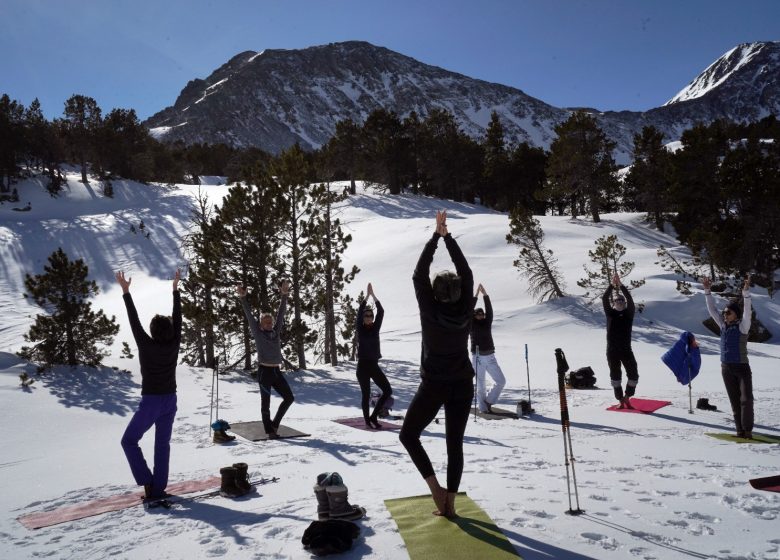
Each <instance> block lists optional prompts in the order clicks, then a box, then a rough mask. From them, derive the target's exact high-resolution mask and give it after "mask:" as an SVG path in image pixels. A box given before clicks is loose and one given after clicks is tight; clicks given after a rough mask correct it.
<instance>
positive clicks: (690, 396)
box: [685, 356, 693, 414]
mask: <svg viewBox="0 0 780 560" xmlns="http://www.w3.org/2000/svg"><path fill="white" fill-rule="evenodd" d="M685 361H686V362H688V414H693V394H692V390H691V360H690V356H685Z"/></svg>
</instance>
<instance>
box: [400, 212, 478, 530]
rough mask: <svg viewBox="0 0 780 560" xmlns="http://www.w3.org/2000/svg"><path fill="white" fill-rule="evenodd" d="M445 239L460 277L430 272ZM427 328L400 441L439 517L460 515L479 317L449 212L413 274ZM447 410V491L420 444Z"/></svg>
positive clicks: (439, 217) (439, 218) (438, 222)
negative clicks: (474, 321)
mask: <svg viewBox="0 0 780 560" xmlns="http://www.w3.org/2000/svg"><path fill="white" fill-rule="evenodd" d="M442 238H443V239H444V245H445V246H446V247H447V251H448V252H449V255H450V258H451V259H452V262H453V263H454V264H455V270H456V272H455V273H453V272H450V271H444V272H439V273H438V274H436V276H435V277H434V279H433V282H431V280H430V276H429V274H430V268H431V263H432V262H433V255H434V252H435V251H436V246H437V245H438V243H439V239H442ZM412 281H413V283H414V291H415V294H416V296H417V304H418V306H419V308H420V323H421V325H422V355H421V361H420V377H421V378H422V381H421V383H420V386H419V387H418V388H417V393H416V394H415V395H414V397H413V398H412V402H411V403H410V404H409V409H408V410H407V411H406V418H405V419H404V423H403V426H402V427H401V433H400V440H401V443H402V444H403V446H404V447H405V448H406V450H407V451H408V452H409V456H410V457H411V459H412V462H414V465H415V467H417V470H418V471H420V474H421V475H422V477H423V478H424V479H425V482H426V483H427V484H428V488H430V490H431V495H432V497H433V501H434V503H435V504H436V508H437V510H436V511H435V512H434V514H436V515H445V516H447V517H454V516H455V495H456V494H457V492H458V486H459V485H460V479H461V476H462V474H463V434H464V433H465V431H466V423H467V421H468V416H469V410H470V408H471V401H472V399H473V398H474V386H473V378H474V369H473V368H472V366H471V361H470V360H469V353H468V337H469V330H470V327H471V318H472V314H473V312H474V303H473V300H472V296H471V293H472V290H473V289H474V276H473V275H472V272H471V269H470V268H469V265H468V263H467V262H466V258H465V257H464V256H463V253H462V252H461V250H460V247H458V244H457V243H456V242H455V239H453V238H452V236H451V235H450V234H449V232H448V230H447V213H446V212H443V211H442V212H437V213H436V231H435V232H434V234H433V236H432V237H431V239H429V240H428V242H427V243H426V244H425V248H424V249H423V252H422V254H421V255H420V259H419V261H418V262H417V267H416V268H415V269H414V274H413V275H412ZM442 406H444V416H445V431H446V441H447V487H446V488H442V487H441V485H440V484H439V481H438V480H437V478H436V474H435V473H434V471H433V465H432V464H431V460H430V458H429V457H428V454H427V453H426V452H425V449H424V448H423V446H422V443H421V442H420V434H422V431H423V430H424V429H425V427H426V426H428V424H430V423H431V422H432V421H433V419H434V418H435V417H436V414H437V413H438V411H439V409H440V408H441V407H442Z"/></svg>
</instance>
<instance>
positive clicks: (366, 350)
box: [355, 282, 393, 430]
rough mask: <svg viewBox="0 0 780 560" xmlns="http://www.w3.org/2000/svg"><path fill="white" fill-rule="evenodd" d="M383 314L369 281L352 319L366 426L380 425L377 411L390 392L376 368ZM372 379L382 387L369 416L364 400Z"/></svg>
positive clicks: (361, 402) (368, 396) (366, 399)
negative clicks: (354, 318) (369, 301)
mask: <svg viewBox="0 0 780 560" xmlns="http://www.w3.org/2000/svg"><path fill="white" fill-rule="evenodd" d="M370 297H371V298H374V306H375V307H376V319H374V310H373V309H371V308H370V307H368V306H367V303H368V298H370ZM384 317H385V310H384V308H383V307H382V304H381V303H379V300H378V299H376V295H375V294H374V288H373V287H372V286H371V282H369V283H368V288H366V299H364V300H363V301H361V302H360V306H359V307H358V312H357V318H356V321H355V331H356V332H357V340H358V353H357V356H358V363H357V372H356V375H357V380H358V383H360V393H361V398H360V406H361V407H362V409H363V419H364V420H365V421H366V426H368V427H369V428H375V429H377V430H379V429H381V428H382V425H381V424H380V423H379V420H378V415H379V411H380V410H382V407H383V406H384V405H385V403H386V402H387V399H389V398H390V395H392V394H393V390H392V389H391V388H390V383H389V382H388V381H387V377H386V376H385V374H384V372H382V370H381V369H380V368H379V358H381V357H382V353H381V352H380V351H379V330H380V329H381V328H382V320H383V319H384ZM372 380H373V381H374V383H376V384H377V387H379V389H380V390H381V391H382V395H381V396H380V397H379V400H378V401H377V403H376V406H375V407H374V412H372V413H371V415H370V416H369V415H368V402H369V398H370V397H371V381H372Z"/></svg>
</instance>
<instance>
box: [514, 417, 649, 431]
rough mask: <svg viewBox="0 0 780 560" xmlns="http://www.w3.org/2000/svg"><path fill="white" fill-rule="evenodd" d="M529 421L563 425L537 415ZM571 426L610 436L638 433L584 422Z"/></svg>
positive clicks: (558, 420) (570, 424) (556, 420)
mask: <svg viewBox="0 0 780 560" xmlns="http://www.w3.org/2000/svg"><path fill="white" fill-rule="evenodd" d="M656 416H657V415H656ZM528 419H529V421H532V422H539V423H541V424H555V425H557V426H560V424H561V420H560V418H552V417H548V416H544V415H542V414H536V413H534V414H533V415H531V416H530V417H529V418H528ZM569 426H570V427H572V428H576V429H578V430H592V431H595V432H604V433H609V434H629V435H635V434H636V432H633V431H631V430H624V429H623V428H616V427H615V426H604V425H603V424H585V423H583V422H569Z"/></svg>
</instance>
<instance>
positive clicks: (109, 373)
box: [38, 366, 140, 416]
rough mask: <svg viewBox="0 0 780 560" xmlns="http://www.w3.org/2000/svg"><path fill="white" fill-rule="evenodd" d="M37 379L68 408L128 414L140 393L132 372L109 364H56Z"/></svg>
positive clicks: (134, 405)
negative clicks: (124, 371)
mask: <svg viewBox="0 0 780 560" xmlns="http://www.w3.org/2000/svg"><path fill="white" fill-rule="evenodd" d="M38 380H39V381H40V383H41V384H42V385H43V386H44V387H46V388H47V389H48V391H49V392H50V393H51V394H52V395H54V396H55V397H57V398H58V399H59V402H60V403H61V404H62V405H64V406H65V407H66V408H72V407H74V408H83V409H86V410H96V411H98V412H103V413H106V414H116V415H118V416H125V415H127V414H129V413H132V412H134V411H135V409H136V407H137V405H138V401H139V397H140V391H139V389H140V386H139V385H138V384H137V383H136V382H135V381H133V378H132V377H131V376H130V374H128V373H123V372H122V371H119V370H114V369H112V368H109V367H99V368H89V367H86V366H77V367H73V368H71V367H68V366H57V367H55V368H54V370H53V371H51V372H48V373H46V374H44V375H40V376H38Z"/></svg>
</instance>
